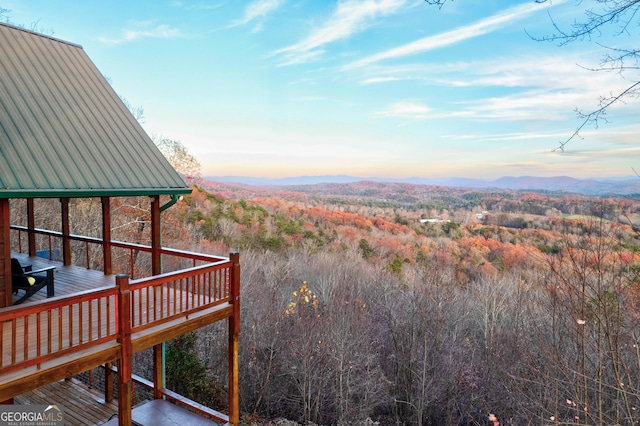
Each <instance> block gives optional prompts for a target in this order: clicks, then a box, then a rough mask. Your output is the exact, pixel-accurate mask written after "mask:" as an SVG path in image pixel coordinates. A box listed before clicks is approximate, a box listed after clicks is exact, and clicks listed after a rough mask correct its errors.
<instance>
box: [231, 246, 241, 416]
mask: <svg viewBox="0 0 640 426" xmlns="http://www.w3.org/2000/svg"><path fill="white" fill-rule="evenodd" d="M229 258H230V260H231V262H232V263H233V267H232V269H231V276H230V277H229V285H230V289H229V291H230V296H231V304H232V305H233V314H232V315H231V316H230V317H229V345H228V346H229V355H228V359H229V384H228V387H229V391H228V392H229V423H230V424H231V425H233V426H238V425H239V424H240V394H239V389H238V387H239V380H238V374H239V369H238V348H239V336H240V254H238V253H235V252H234V253H231V254H230V255H229Z"/></svg>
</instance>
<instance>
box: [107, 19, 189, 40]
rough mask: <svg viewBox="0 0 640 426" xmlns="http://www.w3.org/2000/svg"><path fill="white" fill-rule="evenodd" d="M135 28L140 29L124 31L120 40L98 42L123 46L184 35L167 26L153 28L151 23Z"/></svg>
mask: <svg viewBox="0 0 640 426" xmlns="http://www.w3.org/2000/svg"><path fill="white" fill-rule="evenodd" d="M134 26H139V27H140V28H137V29H125V30H122V34H121V36H120V37H118V38H107V37H99V38H98V40H99V41H100V42H102V43H106V44H122V43H127V42H131V41H135V40H139V39H143V38H179V37H182V33H181V32H180V30H179V29H177V28H174V27H172V26H170V25H166V24H160V25H156V26H152V24H150V23H149V22H141V23H137V24H135V25H134Z"/></svg>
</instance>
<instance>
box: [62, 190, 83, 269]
mask: <svg viewBox="0 0 640 426" xmlns="http://www.w3.org/2000/svg"><path fill="white" fill-rule="evenodd" d="M60 207H61V213H62V214H61V216H62V218H61V220H62V262H63V263H64V265H65V266H69V265H71V238H69V235H70V234H71V227H70V226H69V198H67V197H63V198H60ZM89 267H90V265H87V268H89Z"/></svg>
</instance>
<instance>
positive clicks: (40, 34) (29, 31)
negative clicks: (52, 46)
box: [0, 22, 84, 50]
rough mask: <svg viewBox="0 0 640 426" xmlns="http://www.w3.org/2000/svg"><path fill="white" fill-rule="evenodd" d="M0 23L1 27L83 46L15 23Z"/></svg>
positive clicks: (74, 45)
mask: <svg viewBox="0 0 640 426" xmlns="http://www.w3.org/2000/svg"><path fill="white" fill-rule="evenodd" d="M0 25H2V26H3V27H8V28H13V29H16V30H19V31H23V32H25V33H29V34H33V35H36V36H39V37H43V38H48V39H49V40H53V41H57V42H59V43H64V44H68V45H70V46H73V47H78V48H80V49H83V47H82V46H81V45H79V44H76V43H72V42H70V41H67V40H62V39H60V38H57V37H53V36H50V35H47V34H42V33H39V32H36V31H32V30H28V29H26V28H24V27H19V26H17V25H13V24H9V23H7V22H0ZM83 50H84V49H83Z"/></svg>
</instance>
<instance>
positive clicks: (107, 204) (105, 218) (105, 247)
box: [102, 197, 113, 275]
mask: <svg viewBox="0 0 640 426" xmlns="http://www.w3.org/2000/svg"><path fill="white" fill-rule="evenodd" d="M111 259H112V258H111V198H109V197H102V263H103V265H104V274H105V275H111V274H112V273H113V265H112V260H111Z"/></svg>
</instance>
